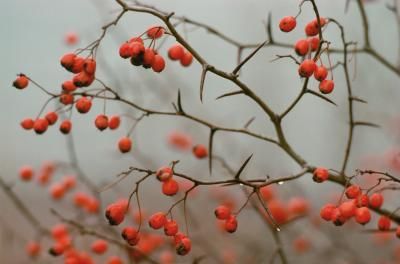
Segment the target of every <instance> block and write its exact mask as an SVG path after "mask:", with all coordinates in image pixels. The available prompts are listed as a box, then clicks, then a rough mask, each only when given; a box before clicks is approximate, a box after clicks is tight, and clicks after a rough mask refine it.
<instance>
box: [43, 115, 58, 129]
mask: <svg viewBox="0 0 400 264" xmlns="http://www.w3.org/2000/svg"><path fill="white" fill-rule="evenodd" d="M45 118H46V120H47V122H49V125H50V126H51V125H54V124H55V123H56V122H57V120H58V115H57V113H56V112H49V113H47V114H46V115H45Z"/></svg>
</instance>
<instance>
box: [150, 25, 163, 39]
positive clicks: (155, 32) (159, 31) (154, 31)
mask: <svg viewBox="0 0 400 264" xmlns="http://www.w3.org/2000/svg"><path fill="white" fill-rule="evenodd" d="M163 34H164V28H163V27H160V26H156V27H151V28H149V29H148V30H147V36H149V38H152V39H157V38H160V37H162V35H163Z"/></svg>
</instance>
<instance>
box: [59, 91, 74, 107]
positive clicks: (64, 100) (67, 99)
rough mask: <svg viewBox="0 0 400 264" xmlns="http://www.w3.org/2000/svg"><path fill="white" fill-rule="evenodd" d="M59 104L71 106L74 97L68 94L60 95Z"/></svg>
mask: <svg viewBox="0 0 400 264" xmlns="http://www.w3.org/2000/svg"><path fill="white" fill-rule="evenodd" d="M60 102H61V103H62V104H63V105H69V104H72V103H73V102H74V95H73V94H70V93H65V92H64V93H62V94H61V95H60Z"/></svg>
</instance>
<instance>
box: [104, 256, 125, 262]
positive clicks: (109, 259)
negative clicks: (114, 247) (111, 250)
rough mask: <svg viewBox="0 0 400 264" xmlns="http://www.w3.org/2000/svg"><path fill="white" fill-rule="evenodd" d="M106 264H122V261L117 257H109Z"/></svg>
mask: <svg viewBox="0 0 400 264" xmlns="http://www.w3.org/2000/svg"><path fill="white" fill-rule="evenodd" d="M107 264H123V261H122V259H121V258H120V257H118V256H111V257H109V258H108V259H107Z"/></svg>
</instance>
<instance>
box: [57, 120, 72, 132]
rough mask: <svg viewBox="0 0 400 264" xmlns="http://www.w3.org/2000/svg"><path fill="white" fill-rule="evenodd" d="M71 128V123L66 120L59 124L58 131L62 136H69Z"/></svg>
mask: <svg viewBox="0 0 400 264" xmlns="http://www.w3.org/2000/svg"><path fill="white" fill-rule="evenodd" d="M71 128H72V123H71V121H70V120H68V119H66V120H63V121H62V122H61V124H60V131H61V133H63V134H69V132H70V131H71Z"/></svg>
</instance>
